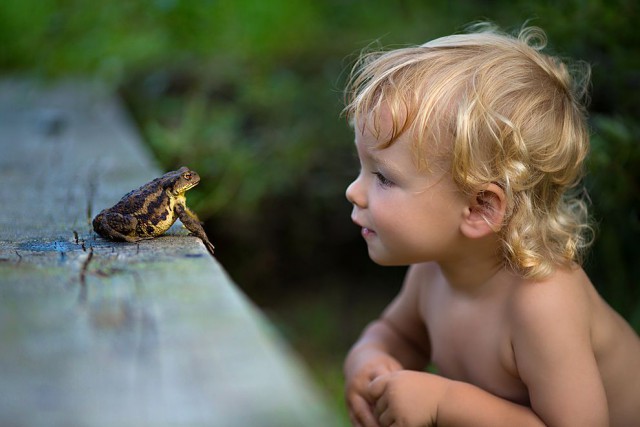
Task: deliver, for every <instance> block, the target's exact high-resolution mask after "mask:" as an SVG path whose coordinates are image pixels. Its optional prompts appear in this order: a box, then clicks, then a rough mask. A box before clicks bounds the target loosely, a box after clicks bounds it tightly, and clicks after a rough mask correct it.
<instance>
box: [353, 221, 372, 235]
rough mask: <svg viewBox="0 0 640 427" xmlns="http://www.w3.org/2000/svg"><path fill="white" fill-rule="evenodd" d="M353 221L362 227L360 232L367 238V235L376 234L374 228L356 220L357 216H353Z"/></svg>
mask: <svg viewBox="0 0 640 427" xmlns="http://www.w3.org/2000/svg"><path fill="white" fill-rule="evenodd" d="M352 221H353V223H354V224H355V225H357V226H358V227H360V234H362V237H364V238H365V239H366V238H367V237H372V236H374V235H375V234H376V232H375V231H373V230H372V229H370V228H369V227H365V226H364V225H362V224H360V223H359V222H358V221H356V219H355V218H352Z"/></svg>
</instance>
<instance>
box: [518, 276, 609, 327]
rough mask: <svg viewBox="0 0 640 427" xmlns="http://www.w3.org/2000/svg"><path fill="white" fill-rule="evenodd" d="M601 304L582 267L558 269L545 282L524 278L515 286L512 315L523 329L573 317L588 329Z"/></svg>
mask: <svg viewBox="0 0 640 427" xmlns="http://www.w3.org/2000/svg"><path fill="white" fill-rule="evenodd" d="M598 303H599V296H598V294H597V292H596V291H595V289H594V288H593V285H592V284H591V282H590V281H589V278H588V277H587V275H586V274H585V272H584V271H583V270H582V269H581V268H578V267H576V268H573V269H558V270H556V271H555V272H554V273H553V274H551V275H550V276H549V277H547V278H545V279H544V280H539V281H533V280H525V279H522V280H521V281H520V283H518V285H517V286H514V288H513V290H512V298H511V313H510V314H511V316H512V318H513V320H514V321H516V322H517V323H516V324H521V326H526V324H528V323H530V322H534V323H537V322H539V321H543V322H552V319H555V320H561V319H563V318H570V319H573V321H574V322H580V323H582V325H583V326H585V327H589V324H590V323H591V322H590V317H591V314H592V313H593V308H594V306H595V305H598ZM521 322H524V324H525V325H522V323H521Z"/></svg>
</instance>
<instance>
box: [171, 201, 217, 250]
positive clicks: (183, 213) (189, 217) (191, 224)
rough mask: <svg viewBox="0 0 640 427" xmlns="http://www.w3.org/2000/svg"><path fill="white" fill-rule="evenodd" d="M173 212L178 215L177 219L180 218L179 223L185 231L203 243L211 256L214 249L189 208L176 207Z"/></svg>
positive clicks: (196, 217)
mask: <svg viewBox="0 0 640 427" xmlns="http://www.w3.org/2000/svg"><path fill="white" fill-rule="evenodd" d="M175 210H176V213H177V214H178V218H180V221H181V222H182V224H183V225H184V226H185V227H186V229H187V230H189V231H190V232H191V234H193V235H194V236H196V237H198V238H199V239H200V240H202V243H204V245H205V246H206V247H207V250H208V251H209V253H210V254H211V255H213V251H214V249H215V248H214V246H213V244H212V243H211V242H210V241H209V238H208V237H207V233H205V231H204V228H202V224H201V223H200V220H199V219H198V216H197V215H196V214H195V213H193V212H191V211H190V210H189V208H187V207H186V206H183V205H176V207H175Z"/></svg>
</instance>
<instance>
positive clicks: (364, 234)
mask: <svg viewBox="0 0 640 427" xmlns="http://www.w3.org/2000/svg"><path fill="white" fill-rule="evenodd" d="M360 232H361V234H362V237H364V238H365V239H366V238H368V237H373V236H375V234H376V232H375V231H373V230H372V229H370V228H367V227H362V230H361V231H360Z"/></svg>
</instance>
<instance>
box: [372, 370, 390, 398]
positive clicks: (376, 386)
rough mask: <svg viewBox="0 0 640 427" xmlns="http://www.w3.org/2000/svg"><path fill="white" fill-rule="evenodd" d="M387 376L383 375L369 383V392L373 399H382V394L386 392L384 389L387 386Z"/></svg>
mask: <svg viewBox="0 0 640 427" xmlns="http://www.w3.org/2000/svg"><path fill="white" fill-rule="evenodd" d="M387 378H388V376H387V375H381V376H379V377H377V378H376V379H375V380H373V381H371V382H370V383H369V387H367V391H368V392H369V396H370V397H371V400H373V401H377V400H378V399H380V396H382V395H383V394H384V391H385V389H386V388H387Z"/></svg>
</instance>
